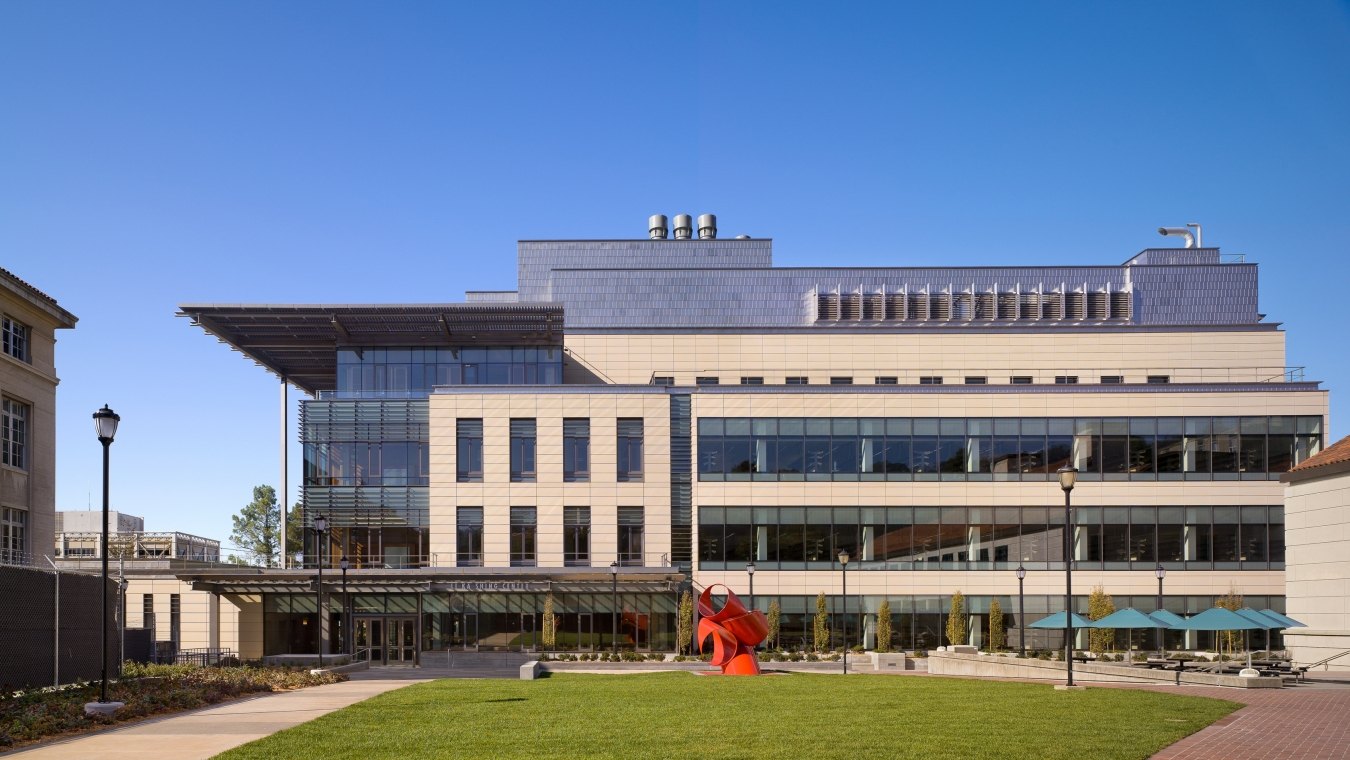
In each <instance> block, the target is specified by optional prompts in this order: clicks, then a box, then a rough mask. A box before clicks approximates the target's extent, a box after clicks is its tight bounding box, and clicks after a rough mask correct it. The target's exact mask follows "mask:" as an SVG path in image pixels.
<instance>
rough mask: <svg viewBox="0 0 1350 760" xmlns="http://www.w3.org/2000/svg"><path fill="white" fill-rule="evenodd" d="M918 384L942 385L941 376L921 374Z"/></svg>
mask: <svg viewBox="0 0 1350 760" xmlns="http://www.w3.org/2000/svg"><path fill="white" fill-rule="evenodd" d="M919 385H942V378H941V377H939V376H937V375H923V376H922V377H920V378H919Z"/></svg>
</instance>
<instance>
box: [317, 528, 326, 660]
mask: <svg viewBox="0 0 1350 760" xmlns="http://www.w3.org/2000/svg"><path fill="white" fill-rule="evenodd" d="M326 530H328V519H327V518H326V517H324V516H323V515H318V516H317V517H315V518H314V545H315V549H314V551H315V553H316V554H317V559H318V563H319V583H318V586H317V587H316V589H315V592H314V593H315V595H316V596H317V597H318V599H317V601H318V604H319V608H318V618H319V628H318V630H317V631H315V633H316V634H318V637H319V647H318V649H319V667H320V668H322V667H323V534H324V531H326Z"/></svg>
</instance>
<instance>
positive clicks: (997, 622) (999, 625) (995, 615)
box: [989, 599, 1005, 652]
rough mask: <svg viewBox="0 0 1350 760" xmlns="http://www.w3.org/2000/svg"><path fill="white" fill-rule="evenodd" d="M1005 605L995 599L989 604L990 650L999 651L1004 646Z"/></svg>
mask: <svg viewBox="0 0 1350 760" xmlns="http://www.w3.org/2000/svg"><path fill="white" fill-rule="evenodd" d="M1004 636H1005V632H1004V630H1003V606H1002V605H1000V604H999V603H998V600H997V599H995V600H994V601H993V602H992V603H991V604H990V605H989V651H991V652H997V651H999V650H1000V649H1002V648H1003V639H1004Z"/></svg>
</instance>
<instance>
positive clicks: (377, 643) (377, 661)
mask: <svg viewBox="0 0 1350 760" xmlns="http://www.w3.org/2000/svg"><path fill="white" fill-rule="evenodd" d="M355 633H356V659H358V660H363V661H365V662H369V663H370V664H372V665H383V664H384V619H383V618H372V617H359V618H357V619H356V626H355Z"/></svg>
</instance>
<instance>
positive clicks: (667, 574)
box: [175, 567, 685, 594]
mask: <svg viewBox="0 0 1350 760" xmlns="http://www.w3.org/2000/svg"><path fill="white" fill-rule="evenodd" d="M175 575H177V576H178V579H179V580H181V581H184V582H187V583H191V584H192V588H193V590H195V591H208V592H211V593H215V594H304V593H313V592H314V590H315V583H316V582H317V580H318V573H317V572H316V571H315V570H309V569H306V570H294V569H292V570H280V569H259V568H240V569H236V568H219V569H212V570H206V571H200V570H197V571H190V572H178V573H175ZM684 579H685V576H684V574H683V573H681V572H680V571H679V570H676V569H674V568H667V567H623V568H620V569H619V577H618V583H619V589H620V590H621V591H623V590H628V591H630V592H638V591H642V592H652V591H668V590H673V589H675V588H676V587H677V586H678V585H679V584H680V583H683V582H684ZM613 582H614V578H613V577H612V576H611V575H610V571H609V568H608V567H591V568H579V567H566V568H561V567H559V568H514V567H513V568H481V567H473V568H410V569H406V570H388V569H382V568H381V569H362V570H348V571H347V590H348V591H349V592H350V593H353V594H363V593H366V594H369V593H418V592H429V591H460V592H502V593H511V592H526V591H533V592H544V591H548V590H550V589H554V590H558V591H568V590H570V591H581V590H585V591H595V592H599V591H605V592H608V591H610V590H611V587H612V584H613ZM323 585H324V590H325V591H326V592H332V591H334V590H337V589H339V588H341V585H342V573H341V571H340V570H338V569H337V568H325V570H324V575H323Z"/></svg>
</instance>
